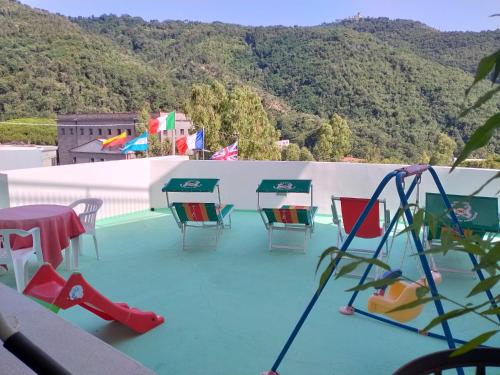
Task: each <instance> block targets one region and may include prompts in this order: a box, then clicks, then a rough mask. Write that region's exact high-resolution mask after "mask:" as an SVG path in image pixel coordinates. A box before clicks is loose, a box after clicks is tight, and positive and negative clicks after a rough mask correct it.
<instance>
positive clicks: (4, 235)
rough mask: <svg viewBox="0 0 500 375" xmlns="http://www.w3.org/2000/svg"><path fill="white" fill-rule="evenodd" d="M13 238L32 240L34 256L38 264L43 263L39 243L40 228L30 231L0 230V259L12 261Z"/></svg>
mask: <svg viewBox="0 0 500 375" xmlns="http://www.w3.org/2000/svg"><path fill="white" fill-rule="evenodd" d="M13 236H20V237H28V236H31V237H32V240H33V245H32V249H34V250H36V256H37V258H38V261H39V263H40V264H42V263H43V255H42V247H41V242H40V228H38V227H35V228H31V229H30V230H22V229H0V258H7V259H10V260H11V261H12V251H13V250H12V248H13V246H12V243H13ZM0 263H1V261H0Z"/></svg>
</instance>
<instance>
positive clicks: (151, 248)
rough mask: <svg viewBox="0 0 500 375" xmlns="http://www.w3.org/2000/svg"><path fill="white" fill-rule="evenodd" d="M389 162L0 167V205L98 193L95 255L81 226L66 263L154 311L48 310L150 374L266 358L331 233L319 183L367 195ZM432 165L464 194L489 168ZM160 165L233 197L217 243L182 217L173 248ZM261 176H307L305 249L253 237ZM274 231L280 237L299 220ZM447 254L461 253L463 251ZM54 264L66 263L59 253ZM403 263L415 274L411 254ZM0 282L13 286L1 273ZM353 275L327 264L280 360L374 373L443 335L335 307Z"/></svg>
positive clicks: (466, 324) (461, 282)
mask: <svg viewBox="0 0 500 375" xmlns="http://www.w3.org/2000/svg"><path fill="white" fill-rule="evenodd" d="M396 167H398V166H394V165H366V164H348V163H316V162H311V163H309V162H251V161H238V162H214V161H205V162H204V161H171V160H167V159H165V158H155V159H138V160H129V161H119V162H108V163H101V164H79V165H72V166H61V167H55V168H38V169H31V170H19V171H8V172H5V173H3V174H1V175H0V207H7V206H9V205H10V206H17V205H23V204H34V203H57V204H69V203H70V202H71V201H73V200H76V199H78V198H83V197H100V198H102V199H103V200H104V206H103V208H102V210H101V211H100V214H101V216H100V219H99V221H98V227H97V231H98V240H99V247H100V254H101V260H99V261H98V260H96V258H95V255H94V252H93V248H92V240H91V238H87V237H84V240H83V255H82V256H81V257H80V265H79V271H80V272H81V273H82V274H83V275H84V276H85V278H86V279H87V280H88V281H89V282H90V283H91V284H92V285H93V286H94V287H96V288H97V289H98V290H99V291H100V292H102V293H103V294H104V295H106V296H107V297H109V298H110V299H112V300H114V301H125V302H127V303H129V304H130V305H132V306H137V307H139V308H141V309H143V310H151V311H155V312H156V313H158V314H161V315H163V316H165V318H166V322H165V323H164V324H163V325H160V326H158V327H157V328H155V329H153V330H151V331H149V332H147V333H145V334H142V335H137V334H135V333H133V332H132V331H131V330H130V329H128V328H127V327H124V326H122V325H119V324H117V323H107V322H105V321H103V320H101V319H99V318H98V317H96V316H94V315H92V314H89V313H88V311H86V310H84V309H80V308H72V309H69V310H65V311H61V312H60V313H59V315H60V316H61V317H62V318H63V319H65V320H67V321H69V322H71V323H72V324H74V325H76V326H78V327H80V328H81V329H83V330H85V331H87V332H89V333H91V334H93V335H95V336H97V337H98V338H100V339H101V340H103V341H104V342H107V343H108V344H110V345H112V346H113V347H115V348H117V349H118V350H120V351H122V352H123V353H125V354H127V355H128V356H130V357H132V358H134V359H135V360H137V361H139V362H140V363H142V364H143V365H145V366H146V367H149V368H151V369H152V370H153V371H155V372H157V373H159V374H174V373H176V374H234V373H238V374H258V373H259V372H260V371H263V370H268V369H270V367H271V365H272V363H273V362H274V360H275V359H276V356H277V354H278V353H279V351H280V350H281V348H282V346H283V344H284V342H285V341H286V339H287V338H288V336H289V334H290V332H291V330H292V328H293V327H294V325H295V323H296V322H297V320H298V318H299V316H300V314H301V313H302V311H303V310H304V308H305V306H306V304H307V303H308V301H309V300H310V298H311V296H312V295H313V293H314V291H315V290H316V288H317V286H318V282H319V275H316V274H315V268H316V264H317V262H318V256H319V255H320V253H321V252H322V251H323V250H324V249H325V248H327V247H328V246H331V245H333V244H335V240H336V235H337V232H336V228H335V226H333V225H332V222H331V215H330V206H329V205H330V195H332V194H335V195H349V196H359V197H370V196H371V194H372V193H373V190H374V189H375V187H376V185H377V184H378V183H379V181H380V180H381V178H382V177H383V176H385V175H386V174H387V173H388V172H389V171H391V170H393V169H395V168H396ZM438 173H439V174H440V177H441V179H442V182H443V184H444V186H445V189H446V190H447V191H448V192H449V193H455V194H469V193H471V192H472V191H473V190H474V189H475V188H476V187H477V186H479V185H480V184H481V183H482V182H483V181H486V180H487V179H488V178H489V177H491V176H492V175H493V173H495V171H491V170H490V171H488V170H475V169H459V170H457V171H456V172H454V173H453V174H451V175H450V174H448V170H447V168H438ZM172 177H207V178H208V177H217V178H219V179H220V188H221V195H222V201H223V203H233V204H235V206H236V209H237V210H236V211H235V212H234V213H233V215H232V218H233V225H232V229H230V230H225V231H224V233H223V235H222V238H221V239H220V242H219V246H218V247H217V250H215V251H214V250H213V249H207V248H205V244H206V242H207V237H208V236H210V235H211V233H210V232H209V231H206V230H195V229H193V230H192V231H191V232H190V241H191V242H192V243H197V244H199V245H200V246H199V248H198V249H193V250H187V251H182V250H181V239H180V233H179V229H178V227H177V226H176V224H175V221H174V219H173V217H172V215H171V213H170V211H168V210H166V209H165V206H166V200H165V196H164V195H163V194H162V193H161V187H162V186H163V184H164V183H165V182H166V181H167V180H168V179H169V178H172ZM264 178H289V179H292V178H303V179H306V178H307V179H312V181H313V185H314V202H315V205H317V206H319V215H318V216H317V217H316V228H315V232H314V234H313V235H312V237H311V238H310V240H309V242H308V250H307V252H306V253H305V254H303V253H300V252H293V251H287V250H273V251H272V252H269V251H267V233H266V231H265V229H264V226H263V224H262V221H261V218H260V216H259V214H258V213H257V212H256V211H255V209H256V204H257V202H256V199H257V198H256V192H255V190H256V188H257V185H258V183H259V182H260V180H261V179H264ZM420 190H421V191H420V194H421V195H422V194H423V193H424V192H426V191H433V192H436V190H435V189H434V188H433V187H432V184H431V181H430V179H429V178H426V177H425V176H424V177H423V179H422V184H421V188H420ZM496 190H498V187H497V186H495V187H493V186H489V187H487V188H486V190H485V191H483V192H482V194H483V195H494V194H495V192H496ZM383 198H386V199H387V201H388V205H389V208H391V212H394V210H395V209H396V207H397V204H398V201H397V198H396V194H395V188H394V186H390V187H389V188H388V189H386V191H385V192H384V194H383ZM270 199H272V200H274V201H275V202H276V200H277V201H279V203H284V204H292V203H293V204H308V201H307V199H308V198H307V197H304V198H301V197H300V196H299V195H297V196H293V197H292V195H288V196H274V197H271V198H270ZM301 199H303V200H302V201H301ZM421 199H423V198H421ZM150 208H154V209H155V210H154V211H150ZM280 236H282V238H281V240H283V241H294V240H295V238H301V236H303V234H300V233H281V234H280ZM294 236H298V237H294ZM298 240H299V241H300V240H301V239H298ZM404 243H405V239H404V238H403V236H400V237H398V238H396V240H395V245H394V247H393V249H392V252H391V258H390V263H391V264H395V265H396V266H399V265H400V258H401V254H402V253H403V250H404V246H405V245H404ZM374 245H375V243H374ZM456 261H457V262H464V263H465V264H466V261H467V259H460V258H459V259H456ZM33 267H34V265H33ZM58 271H59V272H60V273H61V274H62V275H63V276H64V277H67V276H68V275H69V273H68V272H66V271H65V270H64V267H60V269H58ZM404 272H405V274H407V275H408V276H409V277H412V278H417V277H418V272H417V267H416V262H415V261H414V259H412V258H411V257H410V258H409V259H407V260H406V262H405V266H404ZM0 282H2V283H5V284H7V285H10V286H14V278H13V276H12V274H11V273H9V274H7V275H5V276H2V277H1V278H0ZM355 282H356V281H355V280H354V279H352V278H340V279H338V280H334V281H333V280H332V281H331V282H330V283H329V284H328V286H327V287H326V289H325V291H324V292H323V294H322V296H321V298H320V299H319V301H318V303H317V305H316V306H315V308H314V310H313V311H312V312H311V314H310V316H309V318H308V320H307V321H306V323H305V325H304V326H303V328H302V330H301V332H300V334H299V335H298V337H297V339H296V340H295V342H294V344H293V345H292V347H291V349H290V351H289V352H288V354H287V356H286V357H285V359H284V361H283V363H282V365H281V366H280V369H279V370H280V373H281V374H308V373H311V374H312V373H314V374H366V373H370V374H388V373H391V372H392V371H394V370H395V369H397V368H398V367H400V366H401V365H403V364H404V363H406V362H408V361H409V360H411V359H413V358H416V357H418V356H420V355H422V354H426V353H430V352H433V351H436V350H440V349H445V348H446V342H445V341H440V340H436V339H432V338H428V337H424V336H419V335H416V334H413V333H410V332H407V331H404V330H398V329H396V328H394V327H391V326H388V325H386V324H383V323H380V322H377V321H374V320H372V319H368V318H365V317H363V316H360V315H354V316H344V315H341V314H339V313H338V308H339V307H340V306H343V305H345V304H346V302H347V300H348V298H349V296H350V294H348V293H346V292H345V290H346V289H348V288H349V287H351V286H354V285H355ZM475 282H476V281H475V280H474V279H473V278H472V277H471V276H469V275H451V274H450V275H449V274H445V275H444V277H443V282H442V284H441V285H440V292H442V293H443V294H445V295H447V296H450V297H456V298H457V299H462V298H463V296H464V295H465V294H466V293H467V292H468V291H469V290H470V289H471V288H472V286H473V285H474V284H475ZM370 293H371V291H367V292H364V293H362V295H361V296H360V297H358V304H360V305H363V304H366V301H367V298H368V296H369V294H370ZM445 308H446V309H450V308H451V306H450V305H445ZM434 316H435V309H434V306H432V305H428V306H426V307H425V309H424V311H423V313H422V314H421V315H420V316H419V317H418V318H417V319H416V320H415V321H414V322H413V325H416V326H424V325H425V324H426V323H427V322H429V321H430V320H431V319H432V318H433V317H434ZM451 327H452V330H453V333H454V335H455V336H456V337H459V338H462V339H468V338H472V337H474V336H476V335H477V334H478V333H479V332H483V331H486V330H488V328H489V327H488V324H487V323H485V322H484V321H482V320H481V319H478V318H474V317H471V316H467V317H465V318H463V319H460V320H456V321H452V322H451ZM439 330H440V328H439V327H438V328H437V332H439V333H441V332H440V331H439ZM493 344H495V345H498V344H500V341H499V340H498V339H496V341H495V342H493ZM82 373H85V369H82Z"/></svg>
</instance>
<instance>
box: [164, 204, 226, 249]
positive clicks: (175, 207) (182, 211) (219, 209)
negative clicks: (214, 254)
mask: <svg viewBox="0 0 500 375" xmlns="http://www.w3.org/2000/svg"><path fill="white" fill-rule="evenodd" d="M233 208H234V205H232V204H226V205H218V204H215V203H201V202H184V203H181V202H174V203H172V204H171V210H172V213H173V215H174V218H175V220H176V222H177V224H178V225H179V228H180V229H181V231H182V248H183V249H186V248H188V246H186V232H187V228H188V227H198V228H215V230H216V231H215V243H214V247H217V243H218V241H219V236H220V233H221V231H222V229H224V228H231V211H232V210H233Z"/></svg>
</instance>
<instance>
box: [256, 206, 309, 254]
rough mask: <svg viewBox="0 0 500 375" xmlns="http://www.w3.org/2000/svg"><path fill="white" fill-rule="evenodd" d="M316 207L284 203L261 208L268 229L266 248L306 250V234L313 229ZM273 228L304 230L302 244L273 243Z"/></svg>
mask: <svg viewBox="0 0 500 375" xmlns="http://www.w3.org/2000/svg"><path fill="white" fill-rule="evenodd" d="M317 210H318V207H316V206H312V207H310V206H290V205H284V206H281V207H280V208H262V209H261V212H263V214H264V216H263V219H264V224H265V225H266V229H267V230H268V234H269V236H268V237H269V239H268V241H269V242H268V248H269V250H272V248H285V249H294V250H302V251H304V252H305V251H306V245H307V234H309V235H311V234H312V232H313V231H314V216H315V215H316V211H317ZM274 230H289V231H302V232H304V244H303V246H291V245H278V244H274V243H273V231H274Z"/></svg>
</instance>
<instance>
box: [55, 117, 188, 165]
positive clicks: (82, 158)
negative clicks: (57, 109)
mask: <svg viewBox="0 0 500 375" xmlns="http://www.w3.org/2000/svg"><path fill="white" fill-rule="evenodd" d="M162 114H163V113H162ZM159 115H160V113H158V112H156V113H152V114H151V117H153V118H155V117H158V116H159ZM175 122H176V124H175V128H176V129H175V133H176V138H179V137H182V136H183V135H187V134H188V131H189V129H190V128H191V127H192V123H191V121H189V120H188V119H187V118H186V115H185V114H183V113H176V114H175ZM137 123H138V114H137V113H136V112H127V113H86V114H68V115H60V116H58V117H57V139H58V146H59V151H58V154H59V164H74V163H91V162H99V161H109V160H123V159H127V157H130V156H127V155H125V154H121V153H120V150H119V149H118V148H115V149H102V147H101V141H100V140H102V139H106V138H110V137H114V136H117V135H119V134H121V133H122V132H124V131H125V132H127V137H128V138H130V139H132V138H134V137H136V136H137V135H138V134H137V132H138V129H137ZM165 133H166V134H165V135H162V137H164V136H166V137H168V138H171V132H165Z"/></svg>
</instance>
